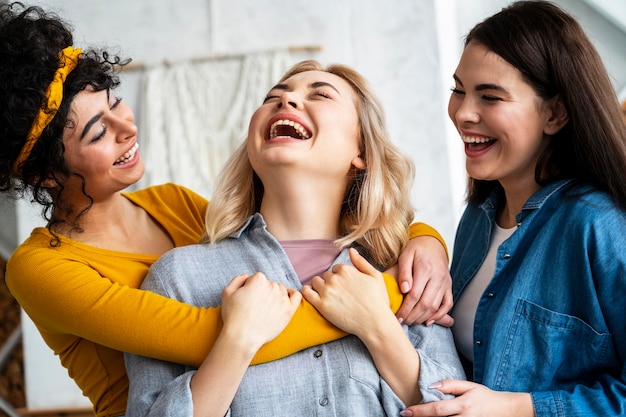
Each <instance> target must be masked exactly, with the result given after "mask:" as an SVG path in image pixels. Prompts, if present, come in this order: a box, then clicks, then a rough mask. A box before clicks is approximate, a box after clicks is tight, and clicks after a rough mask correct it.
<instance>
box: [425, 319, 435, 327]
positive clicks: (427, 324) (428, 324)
mask: <svg viewBox="0 0 626 417" xmlns="http://www.w3.org/2000/svg"><path fill="white" fill-rule="evenodd" d="M434 322H435V320H431V321H429V322H428V323H426V327H428V326H432V325H433V323H434Z"/></svg>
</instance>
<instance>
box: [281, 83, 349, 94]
mask: <svg viewBox="0 0 626 417" xmlns="http://www.w3.org/2000/svg"><path fill="white" fill-rule="evenodd" d="M320 87H330V88H332V89H333V90H335V91H336V92H337V94H339V95H341V93H340V92H339V90H337V89H336V88H335V86H334V85H332V84H330V83H327V82H326V81H315V82H313V83H311V84H309V88H320ZM272 90H284V91H287V90H289V86H288V85H287V84H276V85H275V86H274V87H272Z"/></svg>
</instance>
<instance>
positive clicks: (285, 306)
mask: <svg viewBox="0 0 626 417" xmlns="http://www.w3.org/2000/svg"><path fill="white" fill-rule="evenodd" d="M301 300H302V294H300V292H299V291H297V290H295V289H293V288H286V287H285V286H284V285H283V284H279V283H276V282H273V281H270V280H268V279H267V278H266V277H265V275H264V274H262V273H260V272H257V273H255V274H253V275H250V276H248V275H239V276H237V277H235V278H233V280H232V281H231V282H230V283H229V284H228V286H227V287H226V288H225V289H224V291H223V292H222V320H223V321H224V329H223V330H222V331H223V332H224V331H226V332H235V333H238V337H239V338H240V341H241V342H242V343H247V344H249V345H248V346H250V347H252V348H253V349H258V348H260V347H261V346H262V345H264V344H265V343H267V342H269V341H270V340H272V339H274V338H275V337H276V336H277V335H278V334H279V333H280V332H281V331H282V330H283V329H284V328H285V326H287V324H288V323H289V321H290V320H291V317H292V316H293V315H294V313H295V312H296V310H297V308H298V306H299V305H300V301H301Z"/></svg>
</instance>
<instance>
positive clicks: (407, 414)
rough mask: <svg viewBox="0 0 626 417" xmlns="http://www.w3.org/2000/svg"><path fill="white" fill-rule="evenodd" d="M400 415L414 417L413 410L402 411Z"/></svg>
mask: <svg viewBox="0 0 626 417" xmlns="http://www.w3.org/2000/svg"><path fill="white" fill-rule="evenodd" d="M400 415H401V416H402V417H412V416H413V412H412V411H411V410H402V411H400Z"/></svg>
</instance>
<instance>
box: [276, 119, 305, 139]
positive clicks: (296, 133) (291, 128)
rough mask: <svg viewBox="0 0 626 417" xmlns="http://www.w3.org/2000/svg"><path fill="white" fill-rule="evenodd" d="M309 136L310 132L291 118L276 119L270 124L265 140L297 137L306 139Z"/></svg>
mask: <svg viewBox="0 0 626 417" xmlns="http://www.w3.org/2000/svg"><path fill="white" fill-rule="evenodd" d="M310 137H311V132H309V131H308V130H306V129H305V128H304V126H302V125H301V124H300V123H298V122H294V121H293V120H287V119H281V120H277V121H275V122H274V123H272V125H271V126H270V131H269V136H268V138H267V140H272V139H299V140H306V139H309V138H310Z"/></svg>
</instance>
